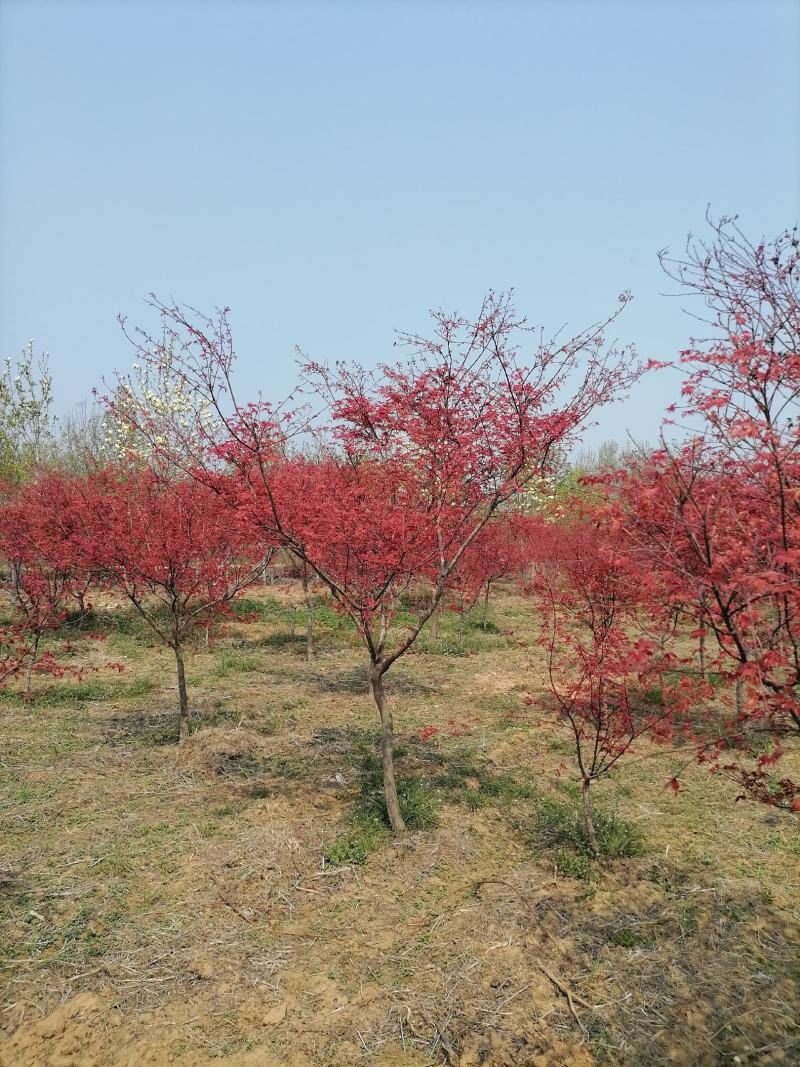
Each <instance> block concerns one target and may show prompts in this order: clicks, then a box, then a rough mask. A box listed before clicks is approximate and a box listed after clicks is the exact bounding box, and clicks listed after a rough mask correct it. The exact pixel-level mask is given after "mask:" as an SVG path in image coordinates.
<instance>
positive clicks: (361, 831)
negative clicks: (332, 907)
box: [323, 755, 439, 866]
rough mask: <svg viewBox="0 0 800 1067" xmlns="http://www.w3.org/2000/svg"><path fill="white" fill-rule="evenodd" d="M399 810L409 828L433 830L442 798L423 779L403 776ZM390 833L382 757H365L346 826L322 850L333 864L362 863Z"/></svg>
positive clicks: (399, 790) (399, 795) (398, 786)
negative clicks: (357, 790)
mask: <svg viewBox="0 0 800 1067" xmlns="http://www.w3.org/2000/svg"><path fill="white" fill-rule="evenodd" d="M397 796H398V799H399V800H400V811H401V812H402V815H403V820H404V821H405V824H406V827H407V828H408V829H409V830H432V829H433V828H434V827H435V826H436V825H437V823H438V821H439V798H438V796H437V793H436V791H435V789H434V788H432V786H431V784H430V783H429V782H427V781H425V780H424V779H422V778H418V777H408V778H402V779H400V781H398V783H397ZM390 836H391V829H390V825H389V815H388V812H387V810H386V799H385V797H384V795H383V770H382V767H381V763H380V760H378V759H377V758H376V757H375V756H372V755H369V756H366V757H365V759H364V761H363V763H362V778H361V788H360V791H359V795H358V798H357V800H356V803H355V805H354V808H353V811H352V812H351V814H350V817H349V819H348V825H347V829H346V830H345V831H344V832H343V833H341V834H340V835H339V836H338V837H336V838H334V840H333V841H332V842H331V843H330V845H329V846H328V847H327V849H326V850H325V852H324V853H323V858H324V860H325V862H326V863H328V864H331V865H332V866H346V865H348V864H363V863H366V861H367V858H368V857H369V856H370V855H371V854H372V853H373V852H375V851H376V850H377V849H378V848H380V846H381V845H382V844H383V843H384V842H385V841H386V840H388V838H389V837H390Z"/></svg>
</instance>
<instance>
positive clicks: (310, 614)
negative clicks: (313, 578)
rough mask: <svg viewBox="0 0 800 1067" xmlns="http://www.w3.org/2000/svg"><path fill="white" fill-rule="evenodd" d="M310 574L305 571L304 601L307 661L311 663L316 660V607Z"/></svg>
mask: <svg viewBox="0 0 800 1067" xmlns="http://www.w3.org/2000/svg"><path fill="white" fill-rule="evenodd" d="M308 586H309V582H308V574H307V573H306V572H305V571H303V599H304V600H305V602H306V659H307V660H308V662H309V663H310V662H311V661H312V660H313V658H314V606H313V604H312V603H311V594H310V592H309V588H308Z"/></svg>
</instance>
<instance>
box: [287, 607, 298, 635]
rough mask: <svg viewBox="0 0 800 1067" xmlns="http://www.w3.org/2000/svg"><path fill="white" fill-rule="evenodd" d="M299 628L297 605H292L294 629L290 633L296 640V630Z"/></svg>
mask: <svg viewBox="0 0 800 1067" xmlns="http://www.w3.org/2000/svg"><path fill="white" fill-rule="evenodd" d="M296 629H297V605H296V604H293V605H292V631H291V633H290V635H289V636H290V637H291V639H292V640H293V641H294V632H295V630H296Z"/></svg>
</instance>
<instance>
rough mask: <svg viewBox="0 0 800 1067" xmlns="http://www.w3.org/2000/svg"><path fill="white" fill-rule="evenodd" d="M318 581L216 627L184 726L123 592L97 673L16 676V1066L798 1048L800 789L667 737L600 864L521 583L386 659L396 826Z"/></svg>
mask: <svg viewBox="0 0 800 1067" xmlns="http://www.w3.org/2000/svg"><path fill="white" fill-rule="evenodd" d="M293 596H294V593H293V592H292V591H291V590H286V589H283V588H279V587H274V588H268V589H264V590H263V591H262V590H259V591H258V593H257V594H255V595H254V597H251V601H252V603H250V605H249V609H250V610H251V611H252V616H251V617H249V618H247V619H246V620H241V621H238V622H236V623H234V624H231V626H230V627H229V628H228V631H227V633H226V635H225V636H224V637H223V638H221V639H220V640H219V641H218V642H217V643H215V644H214V645H213V646H212V647H211V648H210V649H205V648H201V649H199V650H198V651H197V652H196V653H195V654H194V655H193V656H192V658H191V666H190V668H189V673H190V679H189V680H190V683H191V695H192V699H193V704H194V709H195V712H196V721H195V724H194V725H195V732H194V734H193V736H192V737H191V738H190V740H189V741H188V742H187V743H186V744H185V745H183V746H181V747H180V748H179V746H178V745H177V744H176V738H177V722H176V714H175V712H174V710H173V709H174V705H175V682H174V677H173V670H172V664H171V661H170V658H169V655H168V654H167V653H166V652H165V651H163V650H162V649H161V648H159V647H157V646H156V645H155V644H154V643H153V642H152V641H151V640H150V639H149V638H148V637H147V636H146V635H145V634H144V633H143V632H142V631H141V628H140V627H139V626H138V624H137V623H136V622H135V620H133V619H131V617H130V616H129V615H127V614H126V612H125V611H124V610H122V609H121V608H120V609H119V610H116V611H114V610H111V609H112V608H113V605H107V606H106V608H105V609H104V611H103V612H100V613H99V615H98V620H97V627H98V628H99V629H101V630H103V632H104V633H105V639H104V640H102V641H98V640H96V639H94V638H93V637H91V636H89V635H88V634H85V633H78V634H77V635H75V636H74V651H73V653H72V654H73V655H74V657H75V662H76V663H85V664H87V665H90V666H93V667H96V668H97V669H96V670H92V671H89V672H88V673H86V674H85V675H84V676H83V677H82V678H79V679H72V680H69V679H67V680H64V681H61V682H56V683H54V682H51V683H49V685H48V684H47V683H45V682H44V681H42V682H40V683H39V685H40V690H39V692H38V694H37V696H36V699H34V700H33V701H32V702H28V703H22V702H19V701H15V700H13V699H10V698H6V699H5V700H4V702H3V703H2V705H0V715H2V721H3V738H4V742H3V750H2V755H1V756H0V772H2V798H1V801H0V802H1V804H2V809H1V810H0V818H1V822H0V831H1V832H2V858H1V859H0V909H1V910H0V918H1V919H2V943H1V944H0V974H2V1003H1V1004H0V1007H1V1008H2V1027H3V1029H2V1032H1V1033H0V1065H2V1067H139V1065H147V1064H152V1065H157V1067H165V1065H167V1064H169V1065H172V1064H175V1065H180V1067H207V1065H212V1064H213V1065H214V1067H234V1065H235V1067H273V1065H278V1064H280V1065H287V1067H319V1065H337V1067H338V1065H349V1064H361V1063H364V1064H371V1065H375V1067H378V1065H385V1067H421V1065H424V1064H449V1065H451V1067H452V1065H459V1067H478V1065H484V1064H485V1065H489V1067H512V1065H514V1067H516V1065H535V1067H558V1065H570V1067H584V1065H586V1067H589V1065H592V1064H613V1065H637V1067H638V1065H649V1064H679V1065H703V1067H704V1065H722V1064H796V1063H800V1028H799V1027H798V1019H800V962H798V945H800V914H799V913H798V880H799V878H798V875H799V874H800V824H798V821H797V818H796V817H794V818H793V817H792V816H789V815H786V814H784V813H781V812H779V811H773V810H769V809H766V808H764V807H761V806H758V805H755V804H751V803H736V802H735V796H736V788H735V786H733V785H732V784H731V783H729V782H727V781H725V780H724V779H722V778H718V777H717V778H714V777H711V776H709V775H708V774H707V773H706V772H705V771H704V770H702V769H701V768H698V767H696V766H694V765H693V764H692V763H691V761H688V762H687V758H686V756H685V755H684V754H682V753H680V752H666V753H665V752H662V751H658V750H655V749H648V748H643V749H641V750H640V751H639V753H638V756H639V757H644V758H637V759H636V760H635V761H631V763H630V765H629V766H628V767H627V768H626V767H623V768H622V769H621V770H620V772H619V773H617V774H615V775H614V776H613V778H612V779H610V780H608V781H607V782H605V783H602V784H599V785H598V786H597V790H596V793H597V802H598V806H599V808H600V810H601V812H605V813H607V814H608V816H609V818H610V816H611V813H615V815H616V821H614V820H613V819H612V820H611V821H610V822H609V826H610V827H611V830H610V831H609V833H611V834H612V836H613V835H614V834H615V833H616V834H617V837H619V835H620V834H621V835H622V839H624V840H625V841H627V840H628V839H627V838H626V836H625V835H626V834H627V833H628V830H627V829H626V828H628V827H633V828H634V830H633V831H630V833H631V834H632V836H631V838H630V841H629V842H628V844H630V846H631V847H630V848H629V849H628V851H629V853H631V854H628V855H627V856H624V857H623V858H615V859H608V860H607V861H606V862H605V863H604V864H603V865H597V864H592V863H590V862H589V861H588V860H587V858H586V857H585V855H583V854H582V853H581V852H580V849H579V848H578V847H577V845H575V842H574V840H573V837H574V834H573V837H570V834H572V830H571V825H572V824H571V823H570V819H571V818H572V815H571V813H572V812H573V811H574V809H575V805H576V793H575V785H574V779H573V775H572V771H571V765H570V762H569V751H570V749H569V744H568V738H567V736H566V735H565V733H564V731H563V730H562V729H561V728H560V727H558V726H557V725H556V724H555V723H553V722H552V721H551V718H550V715H549V713H548V701H547V696H546V692H545V688H544V683H543V676H542V664H541V662H539V661H538V660H537V657H538V656H539V653H538V652H537V651H536V649H535V646H533V645H532V644H530V643H527V642H529V641H530V638H531V637H532V633H533V629H532V624H531V620H530V618H529V615H528V609H527V607H526V605H525V604H524V603H523V602H522V601H521V600H518V599H517V598H516V597H514V596H513V595H511V594H510V593H506V594H504V595H503V596H502V597H501V598H500V600H499V602H498V603H497V604H496V605H495V607H494V612H493V621H494V624H495V625H493V626H492V627H491V628H490V631H489V632H483V631H482V630H481V629H480V626H479V624H478V623H477V622H476V621H475V620H472V621H471V622H470V623H469V625H468V626H467V627H466V629H465V632H464V635H463V641H462V635H461V634H460V632H459V630H460V628H459V624H458V623H457V622H456V621H455V620H447V619H445V620H443V621H442V624H441V627H440V631H439V634H438V636H437V638H436V640H435V641H432V640H429V639H426V638H424V637H423V638H422V639H421V641H420V644H419V647H418V649H417V650H416V651H415V653H414V654H413V655H410V656H408V657H406V658H405V660H404V661H402V662H401V663H400V664H399V665H398V666H397V667H396V668H394V669H393V670H392V672H391V673H390V675H389V676H388V684H387V688H388V691H389V693H390V697H391V699H392V701H393V708H394V712H395V718H396V724H397V732H398V745H399V748H400V758H399V773H400V777H401V779H402V780H403V781H404V782H406V783H408V786H407V797H408V803H409V804H413V805H414V806H415V811H416V812H417V823H418V825H420V826H421V827H422V828H420V829H416V830H413V831H412V832H410V833H409V834H408V835H406V836H404V837H402V838H399V839H395V838H392V837H391V835H389V834H388V833H387V832H386V831H385V829H384V828H383V827H382V825H378V824H377V823H375V820H374V818H373V819H372V821H370V819H371V816H370V810H371V809H370V808H369V804H370V803H372V804H373V807H374V796H373V795H372V794H371V793H370V789H372V785H371V784H370V783H371V778H370V776H371V775H372V776H373V777H374V771H375V763H374V752H375V743H376V739H377V732H376V713H375V711H374V709H373V707H372V706H371V705H370V703H369V700H368V698H367V695H366V674H365V670H364V657H363V653H362V651H361V648H360V646H359V644H358V641H357V638H356V637H355V636H354V635H353V634H352V633H350V632H349V631H348V630H347V628H346V626H345V625H344V624H343V623H341V622H340V621H339V620H337V618H336V617H335V616H334V615H333V614H332V613H331V612H330V610H329V609H328V608H326V607H325V606H324V605H321V606H320V608H319V612H318V615H319V618H318V620H317V629H318V653H317V656H316V658H315V660H314V661H313V662H312V663H310V664H309V663H307V662H306V661H305V658H304V651H305V649H304V643H303V640H302V631H303V622H302V618H300V619H299V621H298V623H297V631H296V636H293V635H292V632H291V627H292V615H293V610H292V607H291V601H292V597H293ZM256 601H258V603H256ZM462 646H463V647H462ZM111 661H117V662H121V663H122V664H124V670H123V671H122V672H121V673H120V674H117V673H116V672H115V671H112V670H110V669H108V667H107V666H105V664H107V663H110V662H111ZM526 694H530V695H531V696H532V697H533V702H532V703H526V702H525V701H524V699H523V698H524V696H525V695H526ZM720 699H724V694H723V695H721V697H720ZM428 726H434V727H437V728H438V732H437V733H435V734H434V735H433V736H430V737H429V738H427V739H423V737H421V736H420V732H421V731H423V730H424V728H425V727H428ZM678 770H680V772H681V778H682V781H683V782H684V788H683V789H682V790H681V792H680V793H679V794H678V795H673V794H672V792H671V791H670V790H666V789H665V788H664V783H665V782H666V781H667V780H668V779H669V778H670V777H671V776H672V774H674V773H675V772H676V771H678ZM795 771H797V768H795ZM373 792H374V790H373ZM365 805H366V806H365ZM359 813H360V814H359ZM365 813H366V814H365ZM559 820H561V822H562V824H563V825H559ZM615 827H616V828H617V829H616V830H615V829H614V828H615ZM620 827H622V830H620V829H619V828H620ZM636 831H638V835H640V836H637V833H636ZM615 840H616V838H615ZM634 846H635V847H634Z"/></svg>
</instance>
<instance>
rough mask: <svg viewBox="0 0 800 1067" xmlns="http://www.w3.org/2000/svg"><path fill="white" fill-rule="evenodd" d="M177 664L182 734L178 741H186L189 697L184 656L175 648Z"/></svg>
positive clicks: (179, 735) (180, 733)
mask: <svg viewBox="0 0 800 1067" xmlns="http://www.w3.org/2000/svg"><path fill="white" fill-rule="evenodd" d="M175 662H176V664H177V665H178V707H179V709H180V732H179V734H178V740H179V742H180V741H185V740H186V739H187V737H188V736H189V696H188V694H187V692H186V673H185V671H184V669H183V656H182V655H181V650H180V648H177V647H176V648H175Z"/></svg>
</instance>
